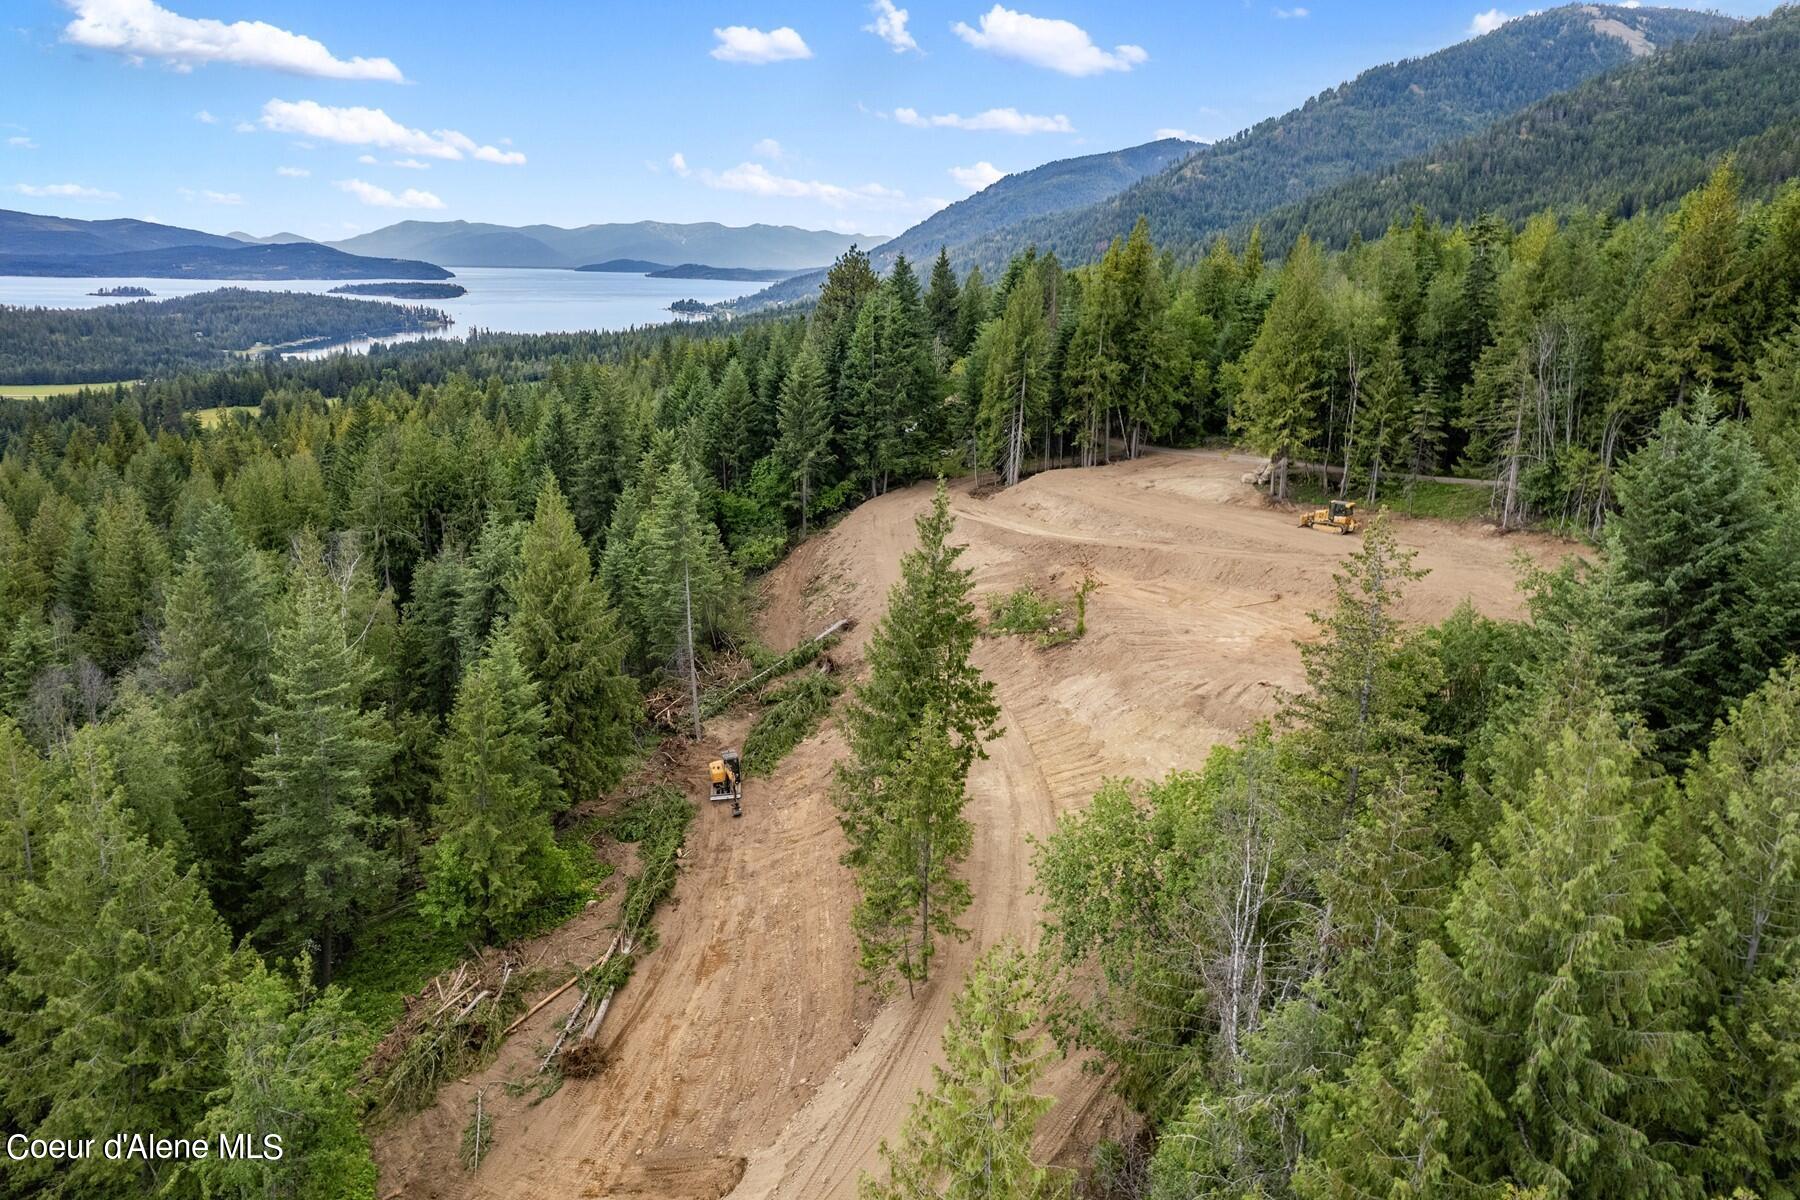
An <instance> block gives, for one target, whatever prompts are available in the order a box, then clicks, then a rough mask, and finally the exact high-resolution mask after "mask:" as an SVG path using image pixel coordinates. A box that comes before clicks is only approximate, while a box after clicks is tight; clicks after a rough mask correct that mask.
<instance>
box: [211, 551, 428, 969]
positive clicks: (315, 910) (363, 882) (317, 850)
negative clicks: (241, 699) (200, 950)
mask: <svg viewBox="0 0 1800 1200" xmlns="http://www.w3.org/2000/svg"><path fill="white" fill-rule="evenodd" d="M294 588H295V594H294V596H293V599H292V611H291V613H290V614H289V616H288V618H287V620H286V621H285V622H284V623H283V625H282V627H281V629H280V630H279V631H278V632H277V633H276V635H275V655H274V666H273V669H272V671H271V673H270V677H271V686H270V696H269V699H267V700H265V701H261V702H260V707H261V708H262V714H263V715H262V722H261V729H260V731H259V735H258V738H257V741H258V744H259V745H260V747H261V752H260V753H259V754H258V755H257V756H256V759H255V761H253V762H252V763H251V764H250V773H251V776H252V778H253V780H254V782H253V783H251V785H250V796H249V800H248V807H249V810H250V818H251V828H250V832H249V834H248V835H247V836H246V838H245V846H246V848H247V849H248V850H249V851H250V853H249V855H248V857H247V858H246V865H247V866H248V868H249V870H250V873H251V875H252V877H253V879H254V881H255V885H256V895H255V908H256V911H257V912H258V913H259V914H260V918H261V920H260V922H259V924H258V927H257V928H258V933H259V935H260V937H261V938H262V940H263V941H264V942H265V943H266V944H267V945H269V946H270V947H271V948H272V949H275V950H278V951H280V952H282V953H285V954H297V953H299V952H301V951H302V950H306V949H311V950H313V951H315V952H316V953H317V955H318V971H319V975H320V978H321V979H322V980H323V981H326V982H329V981H330V979H331V977H332V974H333V972H334V970H335V968H336V965H337V959H338V951H339V948H340V946H341V944H342V943H343V941H344V939H345V938H346V937H348V936H349V935H350V934H351V933H352V932H353V931H354V930H355V929H356V927H357V925H358V924H359V923H360V922H361V921H362V919H363V918H365V917H366V916H368V915H369V914H370V913H372V912H373V911H374V910H375V908H376V906H377V905H378V904H379V903H380V902H381V900H382V898H383V897H384V896H385V895H386V894H387V891H388V889H389V886H390V885H391V884H392V882H393V879H394V876H395V873H396V865H395V863H394V861H393V859H392V858H390V857H389V855H388V853H387V851H386V848H385V847H384V846H383V845H382V839H383V836H384V834H385V832H386V821H385V820H384V819H383V818H382V817H381V816H380V815H378V814H377V812H376V811H375V798H374V792H373V781H374V779H375V778H376V776H377V774H378V773H379V772H380V770H381V769H382V767H383V765H384V764H385V763H386V761H387V758H388V754H389V752H390V751H389V744H388V741H387V739H386V737H385V736H384V733H383V730H382V728H381V719H380V716H379V715H378V714H377V713H374V712H371V711H367V710H365V708H364V698H365V696H366V695H367V692H368V689H369V686H370V682H371V671H370V668H369V665H368V663H367V662H366V661H365V660H364V658H363V655H362V652H361V651H360V649H359V648H358V647H357V646H356V645H355V644H353V643H352V642H351V640H350V637H349V634H348V631H347V630H346V628H345V624H344V613H343V609H342V606H341V605H340V603H339V600H338V597H337V595H336V592H335V589H334V588H332V587H331V586H330V584H329V583H328V582H327V581H325V580H322V579H320V578H319V577H318V575H317V574H316V573H314V572H311V571H306V570H304V569H303V570H302V571H301V572H300V573H299V577H298V578H297V579H296V580H295V581H294Z"/></svg>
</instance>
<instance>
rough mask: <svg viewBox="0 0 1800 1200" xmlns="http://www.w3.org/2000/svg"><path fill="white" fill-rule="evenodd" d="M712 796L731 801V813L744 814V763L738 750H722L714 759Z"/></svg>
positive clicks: (735, 814) (711, 768)
mask: <svg viewBox="0 0 1800 1200" xmlns="http://www.w3.org/2000/svg"><path fill="white" fill-rule="evenodd" d="M709 770H710V771H711V774H712V798H713V799H714V800H729V801H731V815H732V816H734V817H741V816H743V815H744V763H743V759H742V758H740V757H739V756H738V752H737V751H736V750H721V751H720V752H719V757H717V758H715V759H713V760H712V766H711V767H710V768H709Z"/></svg>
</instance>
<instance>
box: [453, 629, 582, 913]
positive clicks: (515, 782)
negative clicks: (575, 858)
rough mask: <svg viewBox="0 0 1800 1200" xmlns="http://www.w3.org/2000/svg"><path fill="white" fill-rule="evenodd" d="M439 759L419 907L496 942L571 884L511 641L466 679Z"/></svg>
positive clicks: (534, 713) (535, 723)
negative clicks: (499, 935) (437, 788)
mask: <svg viewBox="0 0 1800 1200" xmlns="http://www.w3.org/2000/svg"><path fill="white" fill-rule="evenodd" d="M439 753H440V757H441V761H440V764H439V769H438V775H439V780H440V794H441V797H442V800H441V803H440V804H439V805H438V806H437V809H436V811H435V812H434V814H433V822H432V824H433V833H434V841H435V845H433V846H432V848H431V851H430V855H429V857H428V859H427V861H426V865H425V895H424V898H423V900H422V902H421V906H422V908H423V910H424V911H425V912H426V913H427V914H428V915H429V916H430V917H431V918H432V919H433V920H434V921H436V922H437V923H438V924H439V925H441V926H443V927H444V928H446V929H450V930H455V931H459V932H470V933H473V934H475V935H476V936H478V937H482V938H488V937H492V936H493V935H494V934H495V933H499V932H505V931H508V930H511V929H512V928H513V927H514V926H515V924H516V922H517V921H518V919H519V917H520V916H521V915H522V914H523V913H525V912H526V911H527V910H528V909H530V908H531V906H532V905H534V904H538V903H541V902H542V901H544V900H545V899H555V898H560V897H561V896H563V895H566V894H567V893H568V891H569V889H570V887H571V886H572V884H573V882H574V875H573V872H572V871H571V869H570V867H569V863H568V860H567V858H566V857H565V856H564V855H563V852H562V850H561V848H560V847H558V846H557V845H556V841H555V838H554V837H553V836H552V834H551V829H550V814H551V813H552V812H554V811H555V810H556V809H558V808H560V807H562V805H561V804H560V803H558V801H557V797H556V796H555V792H556V772H555V770H554V769H553V768H552V767H551V766H550V761H549V759H550V755H549V747H548V746H547V745H546V743H545V738H544V706H543V705H542V704H541V703H539V702H538V698H537V687H536V685H535V684H533V683H532V681H531V679H530V677H529V676H527V675H526V674H525V670H524V668H523V667H522V666H520V664H519V656H518V652H517V651H516V650H515V649H514V648H513V645H512V639H511V638H510V637H509V636H506V635H502V636H500V637H498V638H496V639H494V642H493V644H492V646H491V647H490V648H489V650H488V653H487V656H486V657H484V658H483V659H482V660H481V661H480V662H478V663H476V664H475V665H474V666H473V667H471V668H469V671H468V673H467V674H466V675H464V677H463V681H462V686H461V687H460V688H458V689H457V696H456V708H455V710H454V711H453V712H452V713H451V716H450V727H449V729H448V731H447V732H446V735H445V738H444V741H443V743H442V748H441V750H440V752H439Z"/></svg>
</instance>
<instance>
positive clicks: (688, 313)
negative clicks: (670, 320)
mask: <svg viewBox="0 0 1800 1200" xmlns="http://www.w3.org/2000/svg"><path fill="white" fill-rule="evenodd" d="M669 311H670V312H672V313H680V314H681V315H682V316H684V317H704V316H707V315H708V314H710V313H711V312H712V305H710V304H706V303H703V302H702V301H699V300H677V301H675V303H673V304H671V305H669Z"/></svg>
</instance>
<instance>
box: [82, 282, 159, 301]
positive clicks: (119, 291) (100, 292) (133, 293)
mask: <svg viewBox="0 0 1800 1200" xmlns="http://www.w3.org/2000/svg"><path fill="white" fill-rule="evenodd" d="M88 295H90V296H130V297H132V298H133V299H138V300H141V299H143V298H144V297H146V296H154V295H156V293H155V292H153V291H151V290H150V289H149V288H147V287H138V286H136V285H135V284H129V283H125V284H120V285H119V286H118V287H109V288H95V289H94V290H93V291H91V292H89V293H88Z"/></svg>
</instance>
